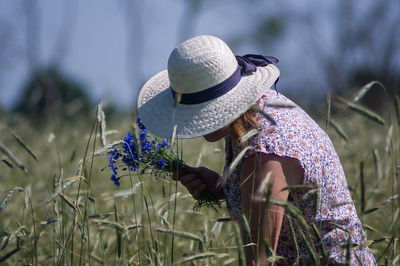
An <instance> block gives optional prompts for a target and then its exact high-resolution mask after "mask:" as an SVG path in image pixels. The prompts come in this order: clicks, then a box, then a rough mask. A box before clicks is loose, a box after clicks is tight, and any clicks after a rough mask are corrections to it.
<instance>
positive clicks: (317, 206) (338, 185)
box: [223, 89, 376, 265]
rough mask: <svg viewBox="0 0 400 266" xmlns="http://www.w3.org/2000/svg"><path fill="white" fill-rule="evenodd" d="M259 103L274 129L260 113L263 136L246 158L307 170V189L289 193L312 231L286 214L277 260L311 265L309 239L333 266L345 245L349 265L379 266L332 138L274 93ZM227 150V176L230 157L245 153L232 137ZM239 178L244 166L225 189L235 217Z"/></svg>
mask: <svg viewBox="0 0 400 266" xmlns="http://www.w3.org/2000/svg"><path fill="white" fill-rule="evenodd" d="M257 103H258V105H259V107H260V108H261V109H262V110H263V111H264V112H265V113H267V114H269V115H270V116H271V117H272V118H273V120H274V121H275V122H276V125H273V124H272V123H271V121H269V120H267V119H265V118H264V117H263V116H261V115H260V114H258V115H259V116H260V117H259V118H260V119H259V125H260V126H259V128H258V131H259V134H257V135H256V136H253V137H252V138H251V139H249V140H248V144H247V145H248V147H249V148H248V150H247V152H246V153H245V156H244V158H246V157H249V156H251V155H252V154H254V153H265V154H275V155H278V156H282V157H290V158H295V159H297V160H298V162H299V163H300V165H301V166H302V168H303V170H304V177H303V184H304V185H305V186H300V188H298V189H294V190H291V191H290V193H289V199H288V201H289V202H291V203H292V204H294V205H295V206H296V207H298V208H299V209H300V210H301V212H302V214H303V216H304V218H305V219H306V222H307V224H308V225H309V229H308V230H309V231H308V232H306V231H305V230H306V229H305V228H304V226H301V225H300V224H299V223H297V221H296V220H295V219H293V218H292V217H291V216H290V213H288V212H287V211H286V212H285V215H284V220H283V223H282V228H281V233H280V237H279V242H278V247H277V255H278V256H282V257H284V258H285V259H286V262H287V263H288V264H289V265H292V264H293V263H295V262H296V261H297V262H310V261H312V260H311V257H310V252H309V251H308V250H307V245H306V244H305V243H306V242H305V240H304V237H305V238H306V239H307V240H308V243H310V244H311V246H313V249H314V253H316V254H317V256H320V258H321V257H322V256H323V254H327V255H328V256H329V264H342V263H345V261H346V253H347V252H346V246H347V245H351V252H350V253H351V254H350V261H351V265H376V262H375V259H374V257H373V255H372V254H371V253H370V251H369V249H368V247H366V239H365V237H364V232H363V229H362V226H361V222H360V220H359V218H358V216H357V212H356V209H355V207H354V204H353V202H352V199H351V196H350V192H349V190H348V186H347V181H346V177H345V174H344V172H343V168H342V165H341V163H340V161H339V157H338V155H337V154H336V151H335V149H334V147H333V145H332V142H331V140H330V138H329V137H328V135H327V134H326V133H325V132H324V131H323V130H322V129H321V128H320V127H319V126H318V124H317V123H316V122H315V121H314V120H313V119H312V118H310V116H308V114H307V113H306V112H305V111H303V110H302V109H301V108H300V107H299V106H297V105H296V104H295V103H293V102H292V101H290V100H289V99H288V98H286V97H285V96H283V95H282V94H280V93H277V92H275V91H274V90H272V89H269V90H268V91H267V92H266V93H265V94H264V95H263V96H262V97H261V98H260V99H259V100H258V102H257ZM225 147H226V155H227V156H226V165H225V171H226V170H227V167H228V166H229V164H230V163H231V162H232V158H235V157H236V156H237V155H238V154H239V153H240V151H241V150H242V149H243V148H242V147H241V146H240V145H236V146H235V147H234V148H232V145H231V141H230V139H229V137H227V138H226V146H225ZM232 149H233V150H232ZM239 175H240V165H239V167H237V168H236V169H235V170H234V171H233V172H232V173H231V175H230V176H229V178H228V179H227V180H226V181H225V183H224V184H223V186H224V192H225V194H226V196H227V207H228V210H229V212H230V214H231V216H233V217H234V218H238V217H239V216H240V215H241V205H240V204H241V203H240V196H241V195H240V186H239V180H240V176H239ZM313 229H314V230H313ZM315 229H317V230H318V231H319V234H320V237H321V239H322V243H321V242H320V241H318V240H317V239H318V236H317V233H316V232H315V231H316V230H315ZM294 238H296V241H294ZM294 243H297V244H296V245H295V244H294ZM325 257H327V256H325Z"/></svg>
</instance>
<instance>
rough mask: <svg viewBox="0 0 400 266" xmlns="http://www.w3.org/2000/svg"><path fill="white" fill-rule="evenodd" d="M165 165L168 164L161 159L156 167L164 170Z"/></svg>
mask: <svg viewBox="0 0 400 266" xmlns="http://www.w3.org/2000/svg"><path fill="white" fill-rule="evenodd" d="M165 163H166V162H165V160H164V159H163V158H161V159H159V160H158V161H157V162H156V166H157V168H158V169H164V168H165Z"/></svg>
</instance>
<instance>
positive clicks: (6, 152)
mask: <svg viewBox="0 0 400 266" xmlns="http://www.w3.org/2000/svg"><path fill="white" fill-rule="evenodd" d="M0 151H1V152H2V153H3V154H4V155H6V156H7V157H8V159H10V160H11V161H12V162H13V163H14V164H15V165H16V166H18V168H19V169H21V170H22V171H24V173H25V174H29V173H28V170H27V169H26V168H25V165H24V164H23V163H21V161H20V160H18V158H17V157H15V156H14V154H12V152H11V151H10V150H9V149H7V147H6V146H4V145H3V144H2V143H0Z"/></svg>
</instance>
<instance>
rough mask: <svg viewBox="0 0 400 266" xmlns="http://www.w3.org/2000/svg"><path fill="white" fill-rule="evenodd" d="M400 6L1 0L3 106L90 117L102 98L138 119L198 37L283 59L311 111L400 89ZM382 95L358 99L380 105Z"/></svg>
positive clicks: (368, 0)
mask: <svg viewBox="0 0 400 266" xmlns="http://www.w3.org/2000/svg"><path fill="white" fill-rule="evenodd" d="M399 14H400V1H397V0H382V1H374V0H365V1H363V3H362V4H360V3H358V2H356V1H349V0H335V1H333V0H331V1H316V0H312V1H298V0H288V1H284V2H282V1H277V0H274V1H259V0H249V1H237V0H225V1H217V2H216V1H211V0H167V1H155V0H118V1H98V0H96V1H94V0H87V1H77V0H68V1H67V0H52V1H46V0H37V1H34V0H13V1H11V0H9V1H7V0H5V1H1V2H0V106H1V109H2V113H3V114H4V113H6V114H9V113H14V112H19V113H22V114H27V115H29V116H38V115H39V116H41V117H43V116H48V115H50V114H51V115H54V114H56V113H57V114H60V115H75V114H76V113H85V112H87V110H89V109H90V108H91V107H92V106H93V105H94V104H95V103H96V102H97V101H98V100H100V99H101V100H102V101H103V102H104V103H105V105H106V106H108V107H109V108H110V109H109V110H117V111H124V112H125V111H128V112H134V110H135V106H136V98H137V95H138V92H139V90H140V88H141V86H142V85H143V83H144V82H145V81H146V80H147V79H148V78H150V77H151V76H152V75H154V74H156V73H158V72H159V71H162V70H163V69H165V68H166V66H167V60H168V56H169V54H170V52H171V51H172V49H173V48H174V47H175V46H176V45H177V44H179V43H180V42H181V41H183V40H185V39H187V38H189V37H192V36H196V35H200V34H211V35H216V36H218V37H220V38H222V39H223V40H225V41H226V42H227V43H228V45H229V46H230V47H231V48H232V50H233V51H234V53H236V54H239V55H241V54H245V53H260V54H265V55H272V56H275V57H277V58H278V59H280V63H279V64H278V67H279V68H280V69H281V78H280V81H279V85H278V89H279V90H280V91H281V92H283V93H284V94H286V95H288V96H289V97H291V98H292V99H293V100H295V101H297V102H298V103H299V104H301V105H303V106H308V107H309V108H313V109H315V110H318V108H320V107H321V106H323V105H324V104H325V100H324V99H325V97H326V94H327V91H334V92H335V93H336V94H338V95H343V96H349V95H351V94H352V93H354V91H355V90H358V89H359V88H360V87H362V86H363V85H365V84H366V83H368V82H370V81H373V80H379V81H380V82H382V83H383V84H384V86H385V87H386V89H387V90H388V91H390V93H391V95H392V96H393V95H398V94H399V87H400V27H398V25H400V16H399ZM380 92H381V90H380V89H376V90H374V89H372V90H370V92H369V93H368V95H367V96H368V97H365V98H364V103H366V104H367V105H369V107H371V108H373V109H376V108H378V109H379V108H380V107H381V106H382V101H381V100H379V98H380V97H381V96H380V95H379V93H380Z"/></svg>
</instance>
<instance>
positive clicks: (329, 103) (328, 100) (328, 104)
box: [325, 91, 332, 130]
mask: <svg viewBox="0 0 400 266" xmlns="http://www.w3.org/2000/svg"><path fill="white" fill-rule="evenodd" d="M331 108H332V92H331V91H328V94H327V95H326V126H325V128H326V130H328V128H329V125H330V121H331Z"/></svg>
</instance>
